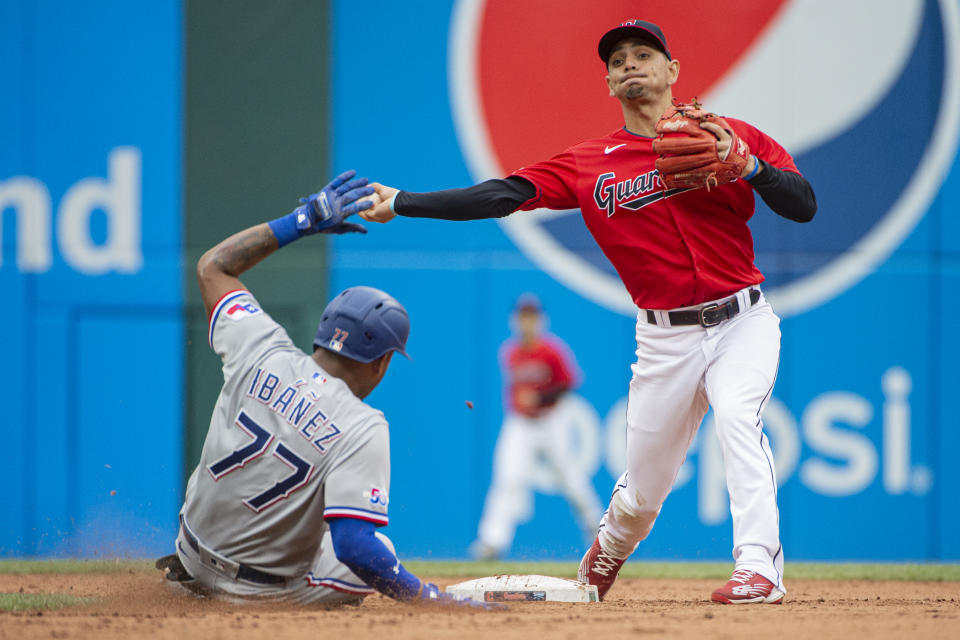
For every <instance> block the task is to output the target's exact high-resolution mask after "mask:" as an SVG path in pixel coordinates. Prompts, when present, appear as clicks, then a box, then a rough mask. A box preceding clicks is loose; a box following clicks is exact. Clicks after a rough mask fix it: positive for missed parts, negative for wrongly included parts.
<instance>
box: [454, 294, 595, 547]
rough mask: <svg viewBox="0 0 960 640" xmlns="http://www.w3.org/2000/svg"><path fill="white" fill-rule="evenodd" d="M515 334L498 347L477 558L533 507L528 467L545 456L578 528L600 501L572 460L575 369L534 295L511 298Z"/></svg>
mask: <svg viewBox="0 0 960 640" xmlns="http://www.w3.org/2000/svg"><path fill="white" fill-rule="evenodd" d="M511 324H512V325H513V328H514V331H515V333H516V337H514V338H510V339H508V340H507V341H506V342H505V343H504V344H503V347H502V348H501V353H500V358H501V363H502V365H503V371H504V377H505V379H506V382H507V384H506V388H505V393H506V403H505V404H506V405H507V416H506V418H505V420H504V422H503V426H502V427H501V429H500V435H499V436H498V438H497V445H496V448H495V450H494V457H493V478H492V481H491V485H490V490H489V491H488V492H487V499H486V503H485V504H484V508H483V516H481V518H480V525H479V527H478V531H477V540H476V542H475V543H474V544H473V546H472V551H473V553H474V555H475V556H477V557H479V558H482V559H493V558H497V557H499V556H501V555H503V554H504V553H505V552H506V551H507V550H508V549H509V548H510V544H511V543H512V542H513V536H514V533H515V532H516V529H517V525H518V524H519V523H520V522H521V521H523V520H525V519H526V518H527V517H528V516H529V515H530V512H531V508H532V504H531V502H532V496H531V486H530V485H531V483H532V480H533V478H532V477H531V471H532V470H533V469H534V468H535V467H536V462H537V460H538V459H543V460H544V461H545V462H546V463H547V464H548V465H549V466H550V467H551V471H552V472H553V473H552V475H553V477H555V478H557V480H558V481H559V484H560V487H559V489H560V491H561V493H563V495H564V496H565V497H566V498H567V500H568V501H569V502H570V506H571V507H572V508H573V512H574V514H575V516H576V518H577V521H578V523H579V525H580V527H581V528H582V529H583V530H584V531H590V535H591V536H592V535H593V529H594V526H595V524H596V522H597V518H598V517H599V515H600V512H601V507H600V503H599V501H598V500H597V496H596V493H595V492H594V490H593V484H592V483H591V481H590V478H589V477H588V476H587V475H586V474H585V473H584V472H583V470H582V469H580V468H579V467H578V465H576V464H574V463H573V462H572V461H571V457H572V453H573V452H572V451H571V438H570V433H569V428H570V426H569V417H570V410H569V404H568V401H569V398H568V396H567V393H568V392H569V391H571V390H572V389H573V388H574V387H576V385H577V384H578V383H579V377H580V376H579V370H578V367H577V364H576V362H575V361H574V358H573V354H572V353H571V352H570V349H569V347H567V345H566V344H564V343H563V341H561V340H560V338H558V337H556V336H554V335H551V334H547V333H545V332H544V326H543V325H544V314H543V310H542V308H541V306H540V301H539V299H538V298H537V297H536V296H535V295H533V294H529V293H528V294H524V295H522V296H520V297H519V298H518V299H517V303H516V305H515V310H514V314H513V317H512V322H511Z"/></svg>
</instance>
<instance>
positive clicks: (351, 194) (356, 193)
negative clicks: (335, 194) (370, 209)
mask: <svg viewBox="0 0 960 640" xmlns="http://www.w3.org/2000/svg"><path fill="white" fill-rule="evenodd" d="M373 193H374V191H373V187H359V188H357V189H353V190H352V191H347V192H345V193H344V194H343V195H341V196H340V198H341V201H342V202H346V203H352V202H354V201H355V200H359V199H360V198H363V197H364V196H372V195H373ZM362 208H364V209H365V208H366V207H362ZM344 210H346V209H344ZM359 210H360V209H356V208H354V209H353V212H354V213H356V212H357V211H359Z"/></svg>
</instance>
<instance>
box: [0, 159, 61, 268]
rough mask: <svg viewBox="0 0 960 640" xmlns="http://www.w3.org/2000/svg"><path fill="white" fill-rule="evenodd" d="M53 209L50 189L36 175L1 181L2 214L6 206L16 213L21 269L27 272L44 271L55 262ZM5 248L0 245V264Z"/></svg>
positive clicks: (19, 264) (0, 212) (1, 264)
mask: <svg viewBox="0 0 960 640" xmlns="http://www.w3.org/2000/svg"><path fill="white" fill-rule="evenodd" d="M50 208H51V207H50V192H48V191H47V187H46V186H45V185H44V184H43V183H42V182H40V181H39V180H37V179H36V178H30V177H27V176H17V177H16V178H10V179H9V180H7V181H5V182H0V214H2V213H3V211H4V210H5V209H12V210H13V211H14V212H15V214H16V224H17V268H18V269H19V270H20V271H23V272H24V273H42V272H44V271H47V270H49V269H50V265H52V264H53V249H52V248H51V246H50V244H51V237H50ZM0 233H2V227H0ZM0 240H2V238H0ZM2 247H3V245H2V244H0V266H3V253H2V252H3V248H2Z"/></svg>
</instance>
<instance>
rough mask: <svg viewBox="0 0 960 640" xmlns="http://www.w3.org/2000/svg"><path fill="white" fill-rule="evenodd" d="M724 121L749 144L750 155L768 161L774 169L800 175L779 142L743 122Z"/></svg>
mask: <svg viewBox="0 0 960 640" xmlns="http://www.w3.org/2000/svg"><path fill="white" fill-rule="evenodd" d="M724 119H725V120H726V121H727V122H729V123H730V126H732V127H733V130H734V131H736V132H737V135H739V136H740V137H741V138H743V141H744V142H746V143H747V146H749V147H750V153H752V154H753V155H755V156H757V157H758V158H760V159H761V160H766V162H767V164H769V165H771V166H773V167H776V168H778V169H783V170H784V171H792V172H793V173H800V170H799V169H797V165H796V164H794V162H793V158H792V157H790V154H789V153H787V150H786V149H784V148H783V147H782V146H780V143H779V142H777V141H776V140H774V139H773V138H771V137H770V136H768V135H767V134H765V133H764V132H763V131H760V129H757V128H756V127H754V126H753V125H751V124H747V123H746V122H744V121H743V120H737V119H735V118H724ZM801 175H802V174H801Z"/></svg>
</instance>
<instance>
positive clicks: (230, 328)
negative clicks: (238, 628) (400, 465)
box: [181, 290, 390, 577]
mask: <svg viewBox="0 0 960 640" xmlns="http://www.w3.org/2000/svg"><path fill="white" fill-rule="evenodd" d="M209 336H210V345H211V347H212V348H213V349H214V350H215V351H216V352H217V354H218V355H219V356H220V357H221V359H222V360H223V377H224V385H223V389H222V390H221V392H220V397H219V398H218V399H217V404H216V406H215V408H214V411H213V417H212V418H211V419H210V428H209V431H208V432H207V437H206V440H205V442H204V445H203V452H202V454H201V457H200V464H199V465H198V466H197V468H196V469H195V470H194V472H193V474H192V475H191V477H190V481H189V482H188V484H187V492H186V500H185V503H184V506H183V510H182V512H181V515H182V517H183V518H184V520H185V521H186V523H187V525H188V526H189V527H190V530H191V531H192V532H193V533H194V535H196V536H197V537H198V538H199V539H200V540H201V541H202V542H203V543H204V544H205V545H207V546H208V547H210V548H212V549H214V550H216V551H217V552H219V553H221V554H223V555H224V556H226V557H228V558H230V559H231V560H233V561H236V562H239V563H243V564H246V565H250V566H252V567H255V568H258V569H261V570H263V571H267V572H270V573H273V574H276V575H282V576H288V577H291V576H295V575H302V574H303V573H305V572H306V571H307V570H308V568H309V567H310V565H311V563H312V562H313V559H314V558H315V557H316V555H317V553H319V548H320V540H321V537H322V535H323V532H324V529H325V527H326V524H325V522H324V518H325V517H347V518H360V519H363V520H369V521H371V522H374V523H376V524H377V525H381V526H382V525H385V524H387V522H388V520H387V503H388V497H387V496H388V493H389V490H390V486H389V485H390V443H389V433H388V430H387V422H386V420H385V418H384V416H383V413H381V412H380V411H377V410H376V409H373V408H372V407H370V406H369V405H367V404H366V403H364V402H363V401H362V400H360V399H359V398H357V397H356V396H355V395H353V393H352V392H351V391H350V389H349V388H348V387H347V385H346V384H345V383H344V382H343V381H342V380H340V379H338V378H334V377H332V376H330V375H329V374H327V373H326V372H325V371H324V370H323V369H321V368H320V367H319V366H318V365H317V364H316V362H314V360H313V359H312V358H311V357H310V356H309V355H307V354H306V353H304V352H303V351H301V350H300V349H298V348H297V347H296V346H295V345H294V344H293V342H292V341H291V340H290V338H289V337H288V336H287V333H286V331H284V329H283V327H281V326H280V325H279V324H277V323H276V322H274V320H273V319H272V318H271V317H270V316H269V315H268V314H267V313H265V312H264V311H263V310H262V309H261V307H260V305H259V303H258V302H257V301H256V300H255V299H254V297H253V296H252V295H251V294H250V293H249V292H248V291H242V290H239V291H231V292H230V293H228V294H226V295H225V296H224V297H223V298H221V299H220V301H219V302H218V303H217V304H216V306H215V307H214V308H213V310H212V312H211V314H210V326H209Z"/></svg>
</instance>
